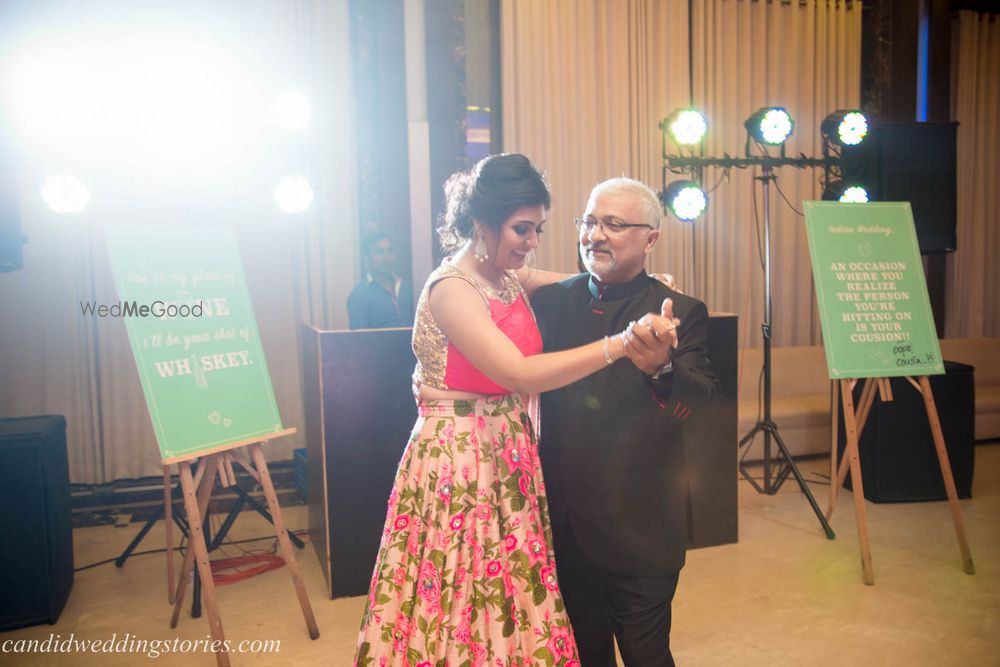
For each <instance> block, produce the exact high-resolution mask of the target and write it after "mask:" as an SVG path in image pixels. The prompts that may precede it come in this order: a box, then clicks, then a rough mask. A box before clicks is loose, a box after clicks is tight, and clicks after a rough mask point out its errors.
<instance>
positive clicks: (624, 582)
mask: <svg viewBox="0 0 1000 667" xmlns="http://www.w3.org/2000/svg"><path fill="white" fill-rule="evenodd" d="M568 523H569V522H567V523H566V524H565V525H564V530H561V531H559V532H560V533H561V534H560V535H559V536H558V537H557V538H556V543H555V551H556V567H557V574H558V577H559V588H560V590H561V591H562V595H563V600H564V601H565V602H566V611H567V612H568V613H569V620H570V622H571V623H572V624H573V634H574V635H575V636H576V644H577V647H578V648H579V650H580V663H581V667H615V665H616V663H615V649H614V641H613V638H615V639H617V640H618V650H619V651H621V654H622V660H624V662H625V665H626V667H673V664H674V658H673V656H672V655H671V654H670V604H671V602H672V601H673V599H674V591H675V590H676V589H677V577H678V573H674V574H672V575H669V576H662V577H648V576H643V577H640V576H634V575H626V574H616V573H614V572H608V571H607V570H604V569H602V568H599V567H597V566H595V565H594V564H593V563H591V562H590V561H588V560H587V558H586V556H584V555H583V553H582V552H581V551H580V547H579V545H578V544H577V542H576V537H575V536H574V535H573V531H572V528H571V527H570V526H569V525H568Z"/></svg>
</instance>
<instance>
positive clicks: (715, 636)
mask: <svg viewBox="0 0 1000 667" xmlns="http://www.w3.org/2000/svg"><path fill="white" fill-rule="evenodd" d="M827 466H828V462H827V461H824V460H817V461H809V462H807V463H805V464H803V468H804V469H805V470H810V471H816V472H819V473H825V472H826V471H827ZM810 477H815V475H810ZM739 484H740V541H739V543H738V544H733V545H726V546H721V547H713V548H709V549H699V550H696V551H692V552H690V553H689V555H688V564H687V567H686V568H685V569H684V572H683V574H682V576H681V583H680V587H679V589H678V592H677V598H676V600H675V603H674V619H675V620H674V631H673V646H674V654H675V657H676V658H677V661H678V664H680V665H710V666H714V665H726V666H729V665H740V666H752V665H811V666H821V665H838V666H839V665H935V666H938V665H956V666H958V665H961V666H963V667H964V666H969V665H984V666H985V665H997V664H1000V657H998V656H1000V444H981V445H979V446H978V447H977V449H976V476H975V483H974V487H973V499H972V500H965V501H962V503H961V505H962V510H963V513H964V517H965V523H966V528H967V530H968V535H969V542H970V544H971V548H972V554H973V557H974V559H975V563H976V568H977V572H976V574H975V576H968V575H966V574H964V573H963V571H962V568H961V561H960V558H959V550H958V546H957V542H956V540H955V534H954V530H953V527H952V522H951V518H950V514H949V512H948V508H947V505H946V504H945V503H917V504H891V505H889V504H872V503H868V504H867V508H868V517H869V524H870V526H869V529H870V535H871V542H872V555H873V561H874V567H875V586H864V585H863V583H862V581H861V566H860V559H859V550H858V542H857V532H856V529H855V523H854V512H853V504H852V502H851V497H850V494H849V493H847V492H842V493H841V494H840V497H839V501H838V505H837V509H836V512H835V514H834V517H833V522H832V523H833V528H834V530H836V531H837V539H836V540H834V541H828V540H827V539H825V537H824V536H823V534H822V532H821V530H820V528H819V524H818V522H817V521H816V518H815V517H814V515H813V514H812V512H811V510H810V509H809V505H808V504H807V503H806V500H805V499H804V498H803V496H802V495H801V494H800V493H799V492H798V489H797V488H796V487H795V486H794V485H793V484H791V483H788V484H785V486H784V487H783V488H782V490H781V492H780V493H779V494H778V495H776V496H773V497H770V496H761V495H757V494H756V493H754V492H753V491H752V490H751V489H750V488H749V487H748V486H747V484H746V482H740V483H739ZM814 491H815V494H816V496H817V499H818V500H819V501H820V504H821V505H823V506H825V502H826V497H827V487H825V486H815V487H814ZM285 518H286V522H287V523H288V525H289V526H291V527H293V528H304V527H305V526H306V524H307V518H306V509H305V508H304V507H291V508H288V510H287V511H286V512H285ZM138 528H139V525H138V524H132V525H131V526H127V527H124V528H116V527H114V526H97V527H91V528H79V529H76V530H75V531H74V545H75V550H76V562H77V566H80V565H84V564H87V563H91V562H95V561H98V560H102V559H104V558H110V557H114V556H117V555H118V554H119V553H120V552H121V550H122V549H123V548H124V547H125V545H126V544H127V543H128V542H129V541H130V540H131V538H132V537H133V536H134V534H135V532H136V531H137V530H138ZM268 530H269V526H268V525H267V524H265V523H264V522H263V521H262V520H261V519H259V517H257V515H256V514H254V513H252V512H250V513H244V514H242V515H241V517H240V519H239V520H238V521H237V522H236V525H235V527H234V530H233V532H232V537H233V539H239V538H242V537H252V536H258V535H266V534H268ZM162 533H163V531H162V529H160V528H159V527H157V528H155V529H154V530H153V531H152V532H151V533H150V535H149V536H148V537H147V538H146V541H145V542H144V543H143V545H142V548H145V549H149V548H155V547H157V546H162V539H163V538H162ZM256 544H257V545H261V546H269V545H270V543H269V542H259V543H256ZM243 546H244V548H248V546H247V545H243ZM226 551H227V552H228V553H230V554H236V553H238V551H237V549H236V548H235V547H227V548H226ZM298 554H299V562H300V564H301V565H302V569H303V574H304V577H305V582H306V587H307V590H308V591H309V595H310V598H311V600H312V605H313V608H314V610H315V612H316V618H317V621H318V623H319V627H320V631H321V633H322V634H321V636H320V638H319V639H317V640H315V641H310V640H309V637H308V635H307V633H306V628H305V624H304V622H303V621H302V616H301V614H300V612H299V609H298V605H297V603H296V598H295V595H294V591H293V589H292V585H291V580H290V578H289V576H288V573H287V571H285V570H284V569H282V570H278V571H274V572H270V573H267V574H263V575H260V576H257V577H255V578H253V579H251V580H250V581H246V582H242V583H237V584H233V585H229V586H225V587H221V588H220V589H219V591H220V594H219V598H220V606H221V609H222V617H223V623H224V626H225V632H226V636H227V637H228V638H229V639H231V640H233V641H234V642H238V641H240V640H255V639H264V640H268V639H271V640H280V642H281V648H280V652H279V653H278V654H270V655H263V654H253V653H248V654H240V655H236V654H233V655H232V656H231V658H232V664H233V665H234V666H237V665H335V666H340V665H350V664H351V660H352V656H353V648H354V642H355V638H356V636H357V630H358V623H359V618H360V614H361V610H362V607H363V599H362V598H348V599H339V600H333V601H331V600H328V599H326V598H325V594H324V590H325V586H324V583H323V577H322V574H321V572H320V568H319V566H318V563H317V561H316V556H315V553H314V551H313V550H312V548H311V547H307V549H306V550H305V551H301V552H298ZM170 612H171V608H170V607H169V606H168V605H167V601H166V584H165V564H164V557H163V555H162V554H160V555H147V556H140V557H136V558H134V559H132V560H130V561H129V562H128V563H126V565H125V567H124V568H122V569H117V568H115V566H114V565H113V564H107V565H102V566H99V567H96V568H93V569H89V570H85V571H82V572H78V573H77V576H76V583H75V585H74V588H73V593H72V595H71V597H70V599H69V603H68V604H67V606H66V609H65V611H64V612H63V615H62V617H61V618H60V620H59V622H58V623H57V624H56V625H54V626H47V625H46V626H36V627H32V628H23V629H20V630H15V631H12V632H7V633H0V647H3V646H5V642H6V641H7V640H15V642H16V640H19V639H42V640H44V639H48V638H49V636H50V634H54V635H57V637H56V638H55V639H56V640H57V641H60V642H64V641H65V640H66V639H69V638H71V637H72V638H73V639H77V640H80V639H83V640H102V641H106V640H110V639H112V638H113V637H114V638H115V639H116V640H118V641H121V640H123V639H125V638H126V634H128V635H130V637H132V638H138V639H146V640H153V639H166V640H170V641H173V640H174V639H176V638H181V639H190V640H198V639H205V638H206V637H207V636H208V623H207V619H206V618H205V617H204V616H203V617H202V618H198V619H193V618H190V617H189V616H187V615H186V614H185V615H184V616H182V618H181V622H180V625H179V626H178V627H177V628H176V629H171V628H170V626H169V618H170ZM6 646H7V647H8V648H9V647H11V644H6ZM103 648H104V647H103V646H100V649H101V650H102V649H103ZM108 648H112V646H111V645H110V643H109V645H108ZM147 662H148V663H151V664H158V665H182V664H183V665H207V666H210V665H213V664H214V663H215V661H214V659H213V657H212V656H211V655H209V654H204V653H197V654H190V653H188V654H184V655H167V654H164V655H161V656H160V657H159V658H158V659H156V660H155V661H150V660H148V659H147V658H145V657H143V656H140V655H139V654H131V655H129V654H120V653H117V654H116V653H105V652H102V651H99V652H97V653H89V654H84V653H80V652H75V653H49V654H39V653H34V654H27V655H26V654H12V653H3V654H0V664H2V665H33V666H34V665H89V664H93V665H133V664H145V663H147Z"/></svg>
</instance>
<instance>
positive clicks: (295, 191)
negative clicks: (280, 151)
mask: <svg viewBox="0 0 1000 667" xmlns="http://www.w3.org/2000/svg"><path fill="white" fill-rule="evenodd" d="M312 200H313V189H312V186H311V185H309V181H307V180H306V179H305V178H303V177H302V176H285V177H284V178H282V179H281V180H280V181H278V185H277V187H275V188H274V201H275V202H277V204H278V208H280V209H281V210H282V211H284V212H285V213H302V212H303V211H305V210H306V209H307V208H309V205H310V204H312Z"/></svg>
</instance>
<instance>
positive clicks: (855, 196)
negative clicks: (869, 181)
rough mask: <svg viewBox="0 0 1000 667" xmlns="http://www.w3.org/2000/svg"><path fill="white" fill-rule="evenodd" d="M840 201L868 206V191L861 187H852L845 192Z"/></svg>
mask: <svg viewBox="0 0 1000 667" xmlns="http://www.w3.org/2000/svg"><path fill="white" fill-rule="evenodd" d="M840 201H842V202H848V203H853V204H867V203H868V191H867V190H865V189H864V188H863V187H861V186H860V185H852V186H850V187H848V188H846V189H845V190H844V194H842V195H840Z"/></svg>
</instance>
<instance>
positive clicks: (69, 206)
mask: <svg viewBox="0 0 1000 667" xmlns="http://www.w3.org/2000/svg"><path fill="white" fill-rule="evenodd" d="M42 199H43V200H45V203H46V204H48V206H49V208H51V209H52V210H53V211H55V212H56V213H79V212H81V211H83V210H84V209H85V208H87V203H88V202H89V201H90V192H89V191H88V190H87V186H86V185H84V184H83V181H81V180H80V179H79V178H77V177H76V176H73V175H72V174H54V175H52V176H49V177H48V179H46V181H45V185H43V186H42Z"/></svg>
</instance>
